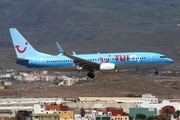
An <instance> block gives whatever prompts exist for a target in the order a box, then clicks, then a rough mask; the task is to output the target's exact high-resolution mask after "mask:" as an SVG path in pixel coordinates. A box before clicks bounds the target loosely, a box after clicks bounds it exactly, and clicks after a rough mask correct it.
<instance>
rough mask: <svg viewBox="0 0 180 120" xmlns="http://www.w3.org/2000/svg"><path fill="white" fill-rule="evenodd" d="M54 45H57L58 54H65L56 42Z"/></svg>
mask: <svg viewBox="0 0 180 120" xmlns="http://www.w3.org/2000/svg"><path fill="white" fill-rule="evenodd" d="M56 45H57V48H58V50H59V52H60V53H61V54H64V53H65V52H64V50H63V49H62V47H61V46H60V44H59V43H58V42H56Z"/></svg>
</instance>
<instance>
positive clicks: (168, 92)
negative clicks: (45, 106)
mask: <svg viewBox="0 0 180 120" xmlns="http://www.w3.org/2000/svg"><path fill="white" fill-rule="evenodd" d="M179 83H180V78H179V77H172V76H154V75H151V76H150V75H127V74H123V73H121V74H103V75H101V74H100V75H97V76H96V78H95V79H94V80H92V81H89V82H80V83H78V84H75V85H72V86H58V85H55V84H52V83H50V82H32V83H24V82H20V83H18V84H13V85H12V86H8V87H6V89H5V90H3V91H0V97H1V98H9V97H63V98H72V97H73V98H77V97H79V96H83V97H85V96H98V97H101V96H108V97H121V96H128V95H130V94H133V95H135V96H139V95H142V94H146V93H150V94H153V95H155V96H157V97H159V98H180V90H179V88H180V84H179Z"/></svg>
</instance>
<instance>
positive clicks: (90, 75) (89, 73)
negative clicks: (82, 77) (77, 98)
mask: <svg viewBox="0 0 180 120" xmlns="http://www.w3.org/2000/svg"><path fill="white" fill-rule="evenodd" d="M87 76H88V77H90V78H94V77H95V75H94V71H93V70H90V71H89V72H88V73H87Z"/></svg>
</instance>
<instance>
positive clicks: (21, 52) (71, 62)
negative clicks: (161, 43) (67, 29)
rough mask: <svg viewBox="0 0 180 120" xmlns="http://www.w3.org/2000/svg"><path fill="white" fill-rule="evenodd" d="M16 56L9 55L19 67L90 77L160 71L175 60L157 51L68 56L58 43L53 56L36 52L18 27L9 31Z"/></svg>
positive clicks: (74, 54) (156, 72)
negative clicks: (77, 73)
mask: <svg viewBox="0 0 180 120" xmlns="http://www.w3.org/2000/svg"><path fill="white" fill-rule="evenodd" d="M9 31H10V35H11V38H12V41H13V45H14V49H15V52H16V56H7V57H8V58H11V59H13V60H16V63H17V64H19V65H23V66H26V67H28V68H37V69H42V70H51V71H64V72H67V71H78V72H80V71H88V73H87V76H88V77H90V78H94V77H95V74H94V73H95V71H100V72H108V73H109V72H119V71H120V70H127V69H135V70H140V69H155V70H156V71H155V74H158V71H157V69H158V68H159V67H164V66H166V65H168V64H171V63H173V62H174V61H173V60H172V59H171V58H168V57H166V56H165V55H163V54H160V53H154V52H120V53H96V54H76V53H75V52H73V54H69V53H67V52H65V51H64V50H63V49H62V47H61V46H60V45H59V43H58V42H56V45H57V48H58V50H59V53H60V54H58V55H50V54H46V53H42V52H39V51H37V50H35V49H34V48H33V47H32V45H31V44H30V43H29V42H28V41H27V40H26V39H25V38H24V37H23V36H22V35H21V34H20V32H19V31H18V30H17V29H16V28H9Z"/></svg>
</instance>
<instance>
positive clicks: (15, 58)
mask: <svg viewBox="0 0 180 120" xmlns="http://www.w3.org/2000/svg"><path fill="white" fill-rule="evenodd" d="M6 57H7V58H10V59H13V60H20V61H26V60H27V59H23V58H17V57H15V56H9V55H6Z"/></svg>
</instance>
